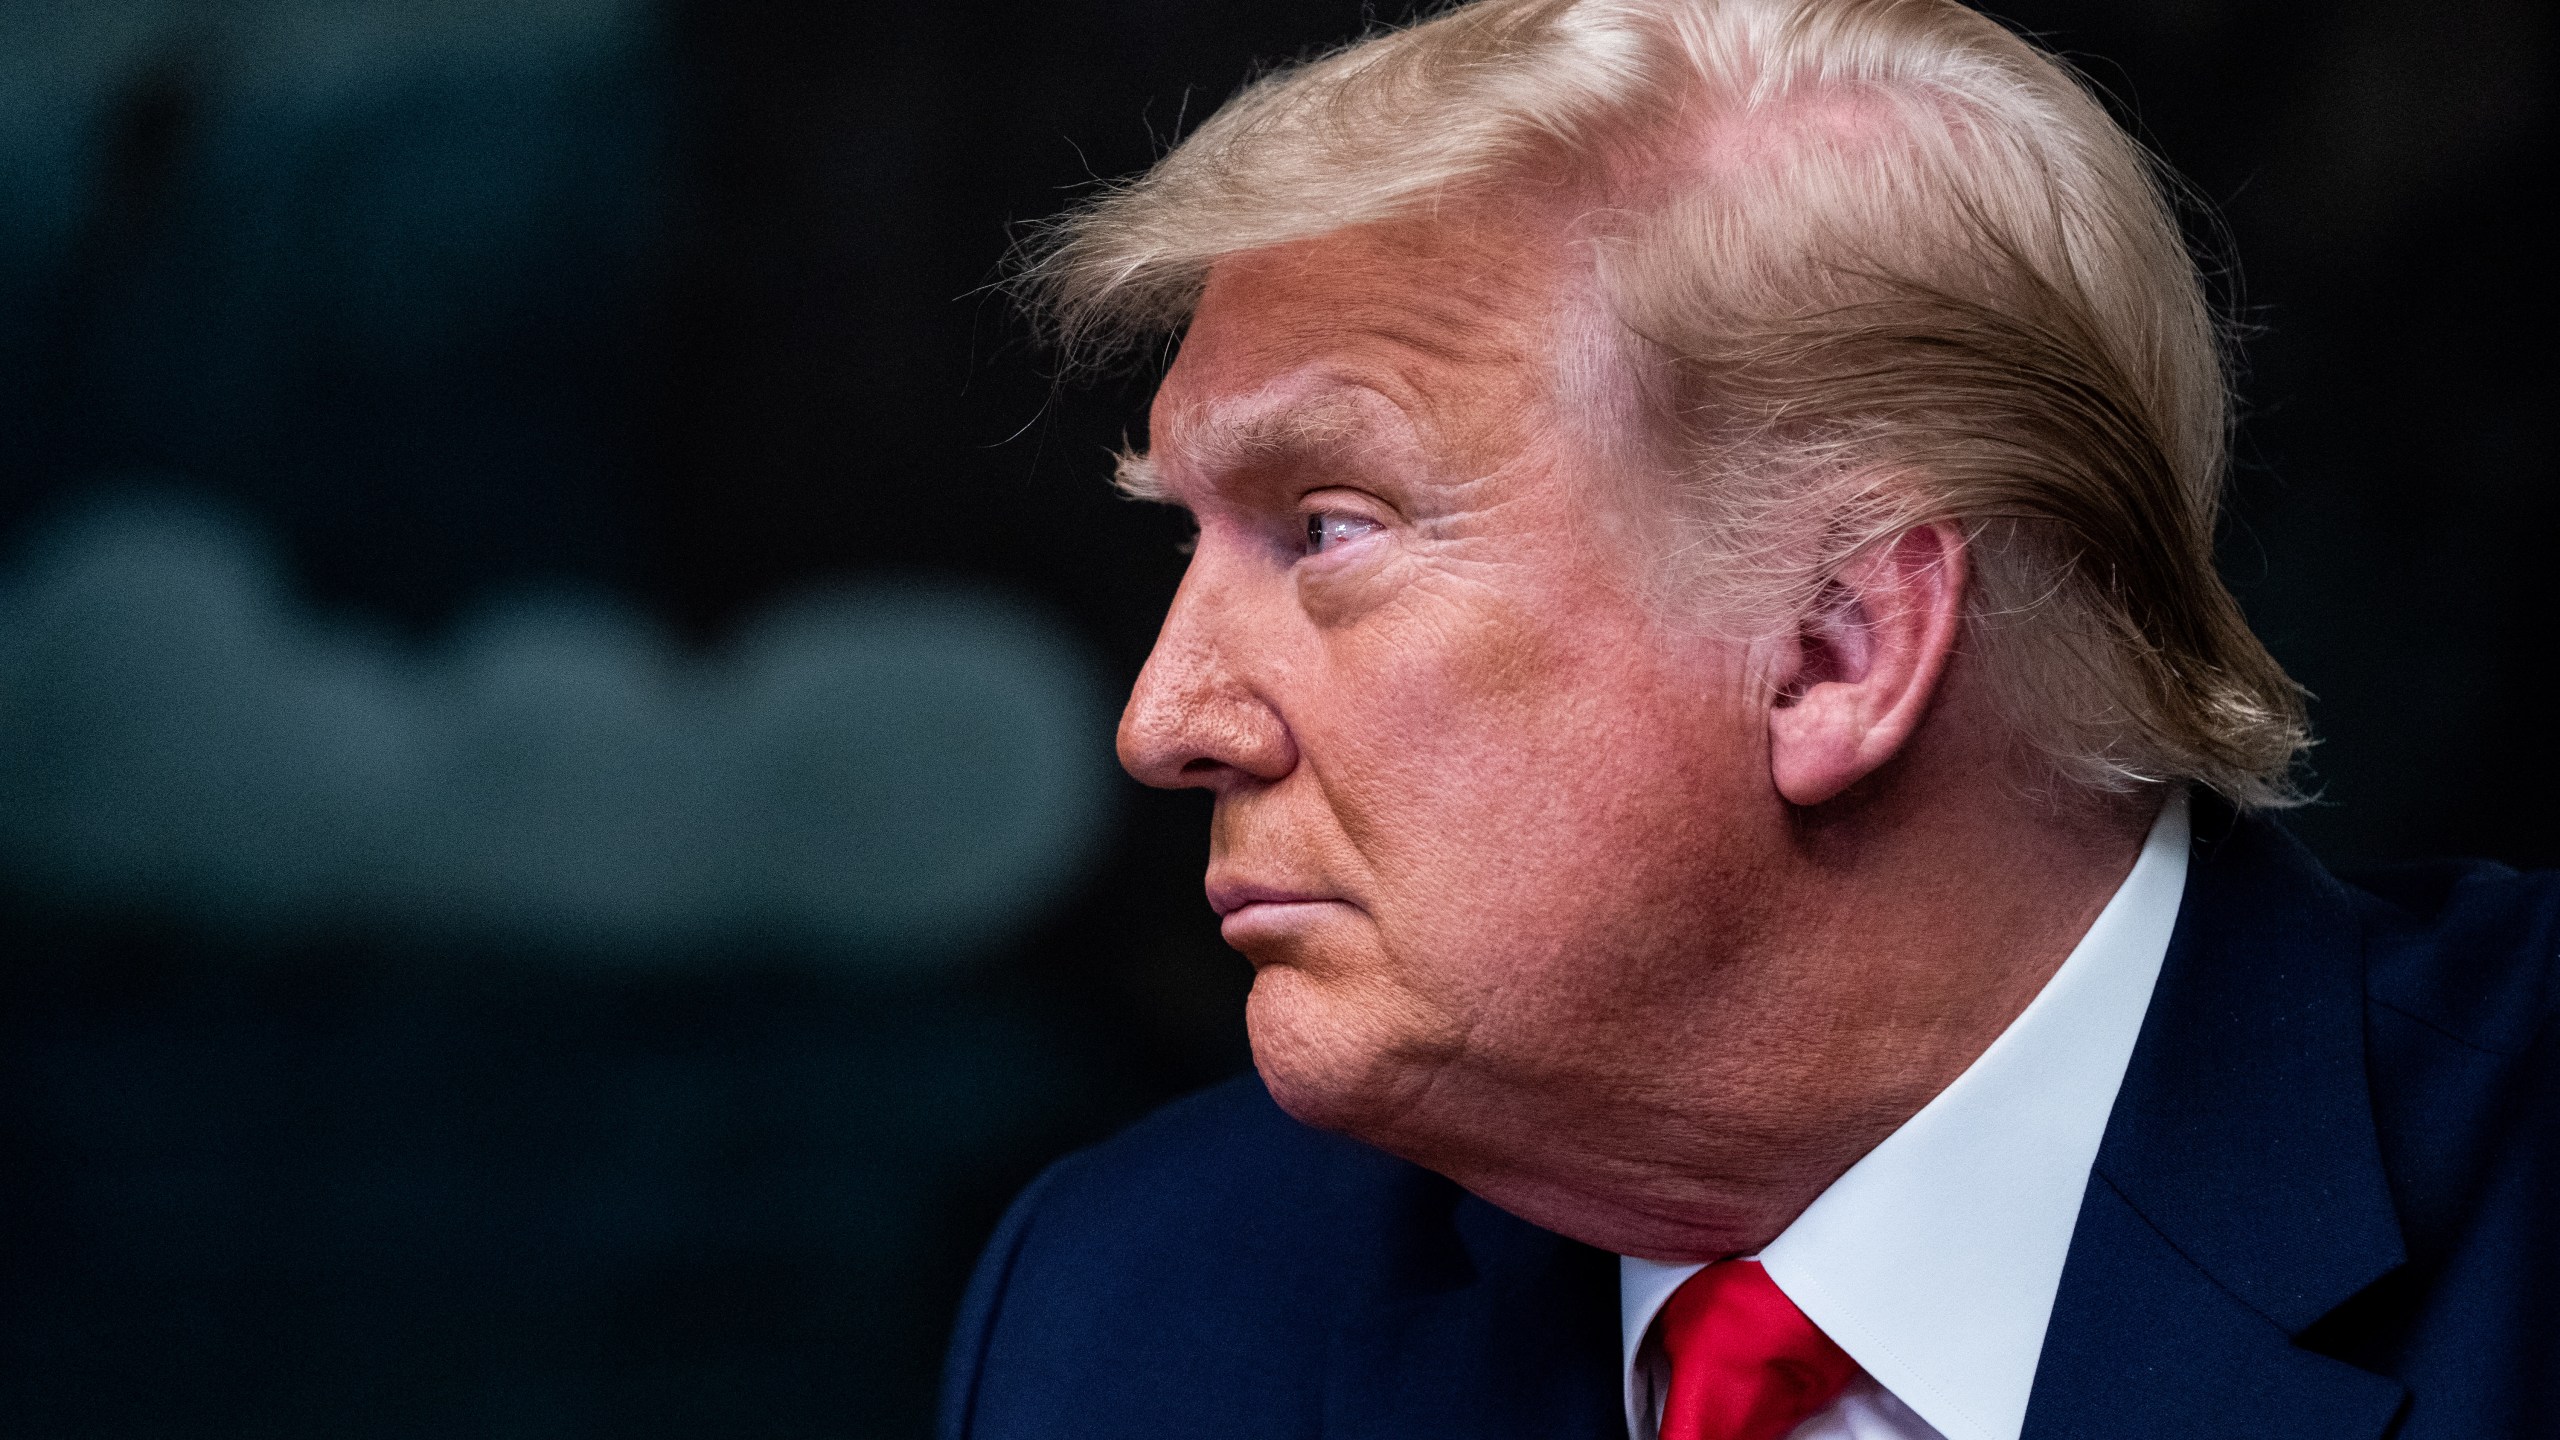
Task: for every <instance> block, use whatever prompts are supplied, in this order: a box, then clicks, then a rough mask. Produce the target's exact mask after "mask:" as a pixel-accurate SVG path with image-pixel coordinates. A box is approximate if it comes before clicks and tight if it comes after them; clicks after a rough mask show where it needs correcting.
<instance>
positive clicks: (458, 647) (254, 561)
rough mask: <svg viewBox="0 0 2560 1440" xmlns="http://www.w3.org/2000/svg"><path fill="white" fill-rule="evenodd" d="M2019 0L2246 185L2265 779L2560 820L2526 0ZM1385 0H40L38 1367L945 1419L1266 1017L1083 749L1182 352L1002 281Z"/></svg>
mask: <svg viewBox="0 0 2560 1440" xmlns="http://www.w3.org/2000/svg"><path fill="white" fill-rule="evenodd" d="M1381 13H1383V14H1384V16H1385V18H1390V19H1391V18H1395V17H1396V16H1397V15H1399V14H1401V13H1403V12H1401V11H1397V10H1392V9H1390V10H1387V11H1384V12H1381ZM2002 13H2004V14H2005V16H2006V17H2007V18H2010V19H2012V20H2014V21H2015V22H2017V23H2018V24H2019V25H2020V26H2021V27H2022V28H2026V29H2029V30H2031V31H2033V32H2035V33H2037V34H2039V35H2041V36H2042V37H2043V38H2044V39H2045V40H2046V41H2047V42H2048V43H2049V44H2051V45H2054V46H2056V47H2057V48H2060V49H2061V50H2063V51H2065V52H2066V53H2068V54H2070V55H2072V56H2073V57H2075V58H2076V59H2077V60H2078V61H2079V62H2080V63H2081V64H2082V65H2083V66H2084V67H2085V68H2086V69H2087V70H2088V72H2089V73H2090V74H2091V75H2092V76H2093V77H2094V78H2095V79H2096V81H2097V82H2098V83H2099V84H2100V85H2102V86H2103V87H2104V88H2105V89H2106V90H2108V91H2109V92H2110V94H2111V95H2112V96H2113V97H2114V99H2115V100H2116V101H2117V102H2118V104H2119V106H2120V113H2122V114H2124V115H2125V116H2126V117H2127V118H2128V120H2130V121H2131V122H2132V123H2133V124H2134V125H2135V126H2136V127H2137V128H2138V130H2139V131H2140V132H2141V133H2142V134H2143V135H2145V136H2146V137H2147V138H2148V139H2149V140H2150V141H2151V142H2152V143H2153V144H2154V145H2155V146H2157V147H2158V148H2159V149H2160V150H2161V151H2162V152H2163V153H2165V154H2166V155H2167V156H2168V157H2169V158H2170V160H2171V161H2172V162H2173V163H2174V164H2175V165H2176V166H2177V167H2178V168H2179V169H2180V170H2182V171H2183V172H2184V173H2185V174H2186V175H2187V176H2189V177H2190V178H2191V179H2192V180H2193V181H2194V182H2195V184H2196V186H2197V188H2198V190H2199V192H2200V193H2201V194H2202V195H2203V196H2204V197H2205V198H2206V199H2208V200H2209V201H2210V202H2211V204H2212V205H2213V206H2214V207H2215V208H2216V209H2217V210H2218V211H2219V212H2220V214H2221V215H2222V216H2223V217H2224V218H2225V219H2226V220H2227V224H2228V229H2229V232H2230V236H2229V238H2230V241H2231V249H2230V253H2233V254H2236V256H2237V257H2238V264H2237V267H2236V268H2228V267H2226V268H2225V269H2224V271H2223V273H2221V274H2220V276H2219V283H2220V284H2221V285H2222V287H2223V289H2224V292H2225V296H2226V299H2227V300H2228V301H2229V302H2230V303H2231V304H2232V305H2233V306H2234V307H2235V309H2236V311H2237V313H2238V314H2239V315H2240V316H2241V317H2242V318H2243V319H2245V320H2246V321H2247V322H2248V323H2249V324H2250V325H2251V326H2252V327H2254V329H2255V332H2256V333H2255V337H2254V339H2253V340H2252V341H2251V343H2250V345H2249V348H2248V360H2249V368H2248V373H2247V375H2246V377H2245V381H2244V388H2245V393H2246V396H2247V401H2248V414H2247V419H2246V424H2245V427H2244V430H2243V433H2242V446H2241V457H2242V462H2241V468H2240V473H2239V475H2238V479H2237V495H2236V502H2235V505H2234V507H2233V517H2232V523H2231V526H2230V533H2229V537H2228V543H2227V546H2226V558H2227V563H2228V568H2229V570H2230V572H2231V574H2232V575H2233V576H2234V578H2235V580H2236V582H2237V583H2238V585H2239V587H2240V589H2241V591H2242V592H2243V595H2244V598H2245V600H2246V602H2247V604H2248V606H2249V608H2250V611H2251V613H2252V615H2253V616H2254V618H2255V619H2256V621H2257V623H2258V624H2259V626H2260V627H2261V629H2262V630H2263V631H2264V633H2265V634H2266V635H2267V636H2268V638H2269V639H2270V640H2271V642H2272V643H2273V645H2274V647H2275V649H2276V651H2277V653H2278V654H2279V655H2280V656H2281V657H2282V658H2283V659H2284V660H2285V661H2286V663H2287V664H2288V665H2290V666H2291V667H2292V668H2293V670H2294V672H2295V674H2296V675H2297V676H2299V677H2300V678H2301V679H2302V680H2303V681H2304V682H2305V683H2306V684H2307V685H2309V686H2310V688H2311V689H2312V690H2313V691H2314V692H2316V694H2317V696H2318V702H2317V707H2316V710H2315V715H2316V718H2317V722H2318V726H2319V730H2320V733H2321V735H2322V736H2323V744H2322V746H2321V748H2320V750H2319V751H2318V755H2317V768H2318V778H2319V781H2320V784H2321V787H2322V799H2321V801H2320V803H2319V804H2318V805H2316V806H2314V807H2312V808H2310V809H2308V810H2305V811H2303V812H2302V813H2301V814H2300V815H2299V816H2298V817H2297V821H2296V824H2297V828H2298V829H2299V830H2300V832H2301V833H2302V834H2303V835H2304V836H2306V837H2307V838H2308V839H2309V840H2310V841H2311V842H2312V843H2313V844H2314V845H2315V846H2316V847H2317V848H2318V849H2319V850H2321V851H2322V852H2323V853H2324V854H2325V855H2327V856H2328V857H2330V858H2331V859H2332V860H2333V861H2336V862H2339V863H2342V864H2352V863H2357V862H2363V861H2371V860H2379V859H2388V858H2391V857H2395V856H2402V855H2414V854H2422V853H2433V852H2442V851H2461V852H2472V853H2485V854H2489V855H2494V856H2498V857H2501V858H2505V859H2508V860H2511V861H2514V862H2518V863H2528V864H2530V863H2548V862H2550V861H2552V860H2553V859H2555V857H2560V829H2555V827H2554V824H2553V822H2552V818H2551V817H2552V812H2553V807H2554V804H2555V802H2560V782H2555V780H2554V778H2553V774H2552V769H2551V766H2550V765H2549V763H2548V762H2547V759H2546V756H2547V754H2548V753H2549V751H2550V749H2551V746H2552V739H2551V733H2550V732H2551V716H2552V709H2553V707H2552V702H2553V700H2554V699H2555V698H2560V695H2555V687H2554V684H2553V681H2552V678H2551V677H2552V673H2553V664H2552V657H2551V648H2552V647H2551V644H2550V640H2549V637H2550V635H2551V633H2552V629H2553V625H2554V622H2555V621H2556V620H2560V595H2555V590H2556V589H2560V565H2555V564H2554V563H2553V561H2552V559H2551V552H2552V549H2553V542H2554V540H2555V538H2560V486H2556V485H2555V483H2554V482H2555V479H2560V477H2555V475H2554V465H2553V446H2552V438H2551V437H2552V433H2553V426H2552V420H2553V417H2554V415H2555V413H2560V406H2556V405H2555V403H2554V402H2555V400H2560V395H2555V393H2554V374H2555V372H2554V366H2553V364H2552V361H2551V358H2550V351H2549V348H2548V347H2549V344H2550V338H2549V337H2550V335H2551V333H2552V326H2551V320H2552V313H2551V310H2550V298H2551V297H2550V294H2549V289H2548V287H2547V285H2546V283H2545V277H2546V275H2547V273H2548V270H2549V267H2550V247H2549V245H2548V242H2547V241H2546V239H2545V235H2546V231H2545V228H2544V227H2545V224H2546V223H2547V222H2544V221H2543V220H2541V219H2540V218H2539V216H2540V205H2539V203H2538V202H2539V201H2540V200H2541V199H2542V198H2543V197H2544V196H2545V194H2546V193H2547V192H2548V190H2549V188H2550V184H2551V181H2552V180H2553V178H2554V177H2553V173H2552V158H2553V153H2554V152H2553V147H2552V144H2551V140H2552V123H2553V87H2552V80H2553V74H2554V69H2553V66H2552V63H2551V59H2552V57H2551V51H2550V46H2551V41H2552V23H2551V22H2552V17H2551V14H2550V12H2549V10H2548V8H2547V6H2546V5H2545V4H2544V3H2542V0H2433V3H2424V4H2422V3H2417V0H2338V3H2313V0H2021V3H2015V4H2010V5H2007V6H2005V7H2004V8H2003V12H2002ZM1372 18H1374V17H1373V15H1372V12H1371V11H1370V10H1369V9H1367V8H1364V7H1363V6H1361V5H1358V4H1354V3H1347V0H1346V3H1330V0H1326V3H1319V0H1219V3H1215V4H1206V3H1202V4H1187V5H1184V4H1170V3H1163V0H1047V3H1042V4H1017V3H996V0H987V3H935V4H924V3H899V0H878V3H870V4H862V5H848V4H842V3H831V4H819V3H813V0H718V3H712V0H228V3H203V0H199V3H180V0H158V3H154V0H0V1177H4V1178H0V1417H5V1418H0V1431H5V1432H6V1433H7V1434H9V1435H12V1436H28V1437H56V1436H60V1437H72V1436H78V1437H107V1436H148V1437H154V1440H178V1437H191V1436H207V1437H210V1436H236V1435H243V1434H257V1435H262V1436H270V1437H300V1436H310V1437H330V1440H344V1437H393V1436H439V1437H441V1436H535V1437H567V1436H589V1435H593V1436H616V1437H619V1436H632V1437H644V1436H645V1437H657V1436H667V1437H676V1436H685V1437H694V1436H703V1435H755V1436H791V1437H798V1436H872V1435H879V1436H900V1435H905V1436H917V1435H922V1434H924V1433H925V1431H926V1428H927V1424H928V1415H929V1412H930V1406H931V1395H932V1389H933V1381H934V1372H935V1369H936V1366H937V1364H938V1360H939V1347H940V1344H941V1336H942V1332H943V1329H944V1327H945V1325H946V1324H947V1322H948V1320H949V1317H950V1313H951V1310H952V1307H953V1305H954V1303H955V1300H956V1297H957V1293H958V1289H959V1286H960V1284H961V1282H962V1280H963V1278H964V1275H965V1272H966V1268H967V1266H968V1263H969V1261H970V1259H971V1257H972V1256H973V1254H974V1251H975V1247H976V1246H977V1244H978V1243H979V1241H980V1239H981V1238H982V1237H983V1236H984V1234H985V1232H986V1230H987V1228H988V1227H989V1225H991V1224H992V1222H993V1220H994V1218H995V1216H996V1215H997V1214H998V1212H999V1211H1000V1209H1001V1207H1002V1205H1003V1203H1004V1202H1005V1200H1006V1199H1007V1198H1008V1196H1009V1195H1010V1193H1011V1192H1012V1191H1013V1190H1014V1189H1015V1188H1016V1187H1018V1186H1019V1185H1020V1184H1021V1183H1022V1182H1023V1181H1024V1180H1026V1179H1027V1178H1028V1177H1029V1176H1030V1175H1031V1174H1033V1173H1034V1172H1035V1171H1036V1170H1037V1169H1038V1168H1039V1167H1040V1166H1041V1165H1042V1164H1044V1163H1045V1162H1046V1161H1048V1160H1049V1159H1051V1158H1053V1157H1055V1156H1056V1155H1058V1154H1059V1153H1061V1152H1063V1151H1065V1150H1066V1149H1069V1148H1071V1147H1073V1146H1075V1145H1077V1144H1080V1143H1083V1142H1086V1141H1089V1140H1091V1139H1094V1138H1096V1137H1099V1136H1101V1135H1103V1134H1105V1133H1107V1132H1108V1131H1110V1130H1111V1129H1113V1128H1114V1127H1116V1126H1118V1125H1120V1124H1122V1123H1124V1122H1125V1121H1127V1120H1128V1119H1130V1118H1132V1117H1134V1116H1136V1115H1137V1114H1139V1113H1141V1112H1143V1111H1144V1110H1145V1109H1147V1108H1148V1107H1150V1106H1152V1105H1154V1104H1156V1103H1158V1102H1160V1101H1162V1100H1164V1099H1166V1098H1168V1097H1170V1096H1172V1095H1174V1094H1177V1093H1179V1092H1181V1091H1183V1090H1185V1089H1188V1088H1191V1087H1194V1086H1198V1085H1201V1084H1205V1083H1207V1082H1209V1081H1212V1080H1214V1079H1217V1078H1219V1077H1221V1076H1223V1075H1225V1074H1228V1073H1231V1072H1233V1071H1235V1070H1236V1069H1238V1068H1239V1067H1241V1066H1242V1065H1243V1064H1244V1063H1245V1061H1246V1057H1245V1052H1244V1047H1243V1042H1242V1034H1241V1023H1240V1002H1241V997H1242V994H1243V991H1244V988H1245V983H1246V974H1245V971H1244V967H1243V965H1242V963H1241V962H1240V961H1239V960H1238V959H1236V958H1235V957H1234V956H1232V955H1230V954H1229V953H1227V952H1226V951H1225V950H1224V949H1223V948H1222V947H1221V946H1220V945H1219V943H1218V940H1217V936H1216V931H1215V928H1214V926H1213V924H1212V923H1211V918H1210V916H1209V915H1208V913H1207V911H1206V910H1205V908H1204V907H1203V905H1202V904H1201V901H1200V898H1199V891H1198V879H1199V868H1200V862H1201V859H1202V856H1203V853H1204V844H1203V820H1204V817H1205V809H1204V807H1203V805H1202V804H1200V803H1199V802H1198V800H1197V797H1187V796H1176V797H1167V796H1160V795H1152V794H1147V793H1143V792H1140V791H1139V790H1138V789H1137V788H1136V787H1135V786H1134V785H1131V784H1129V783H1128V782H1126V781H1125V780H1120V779H1117V778H1116V777H1115V776H1114V775H1113V774H1112V773H1111V771H1110V769H1109V762H1108V734H1109V726H1110V717H1111V713H1112V710H1113V707H1114V703H1115V697H1116V696H1117V694H1119V693H1120V692H1121V691H1123V690H1124V689H1125V687H1126V685H1127V683H1128V682H1129V680H1130V679H1131V678H1132V677H1133V676H1134V675H1135V673H1136V670H1137V667H1138V665H1139V663H1140V661H1141V659H1142V658H1143V656H1144V654H1145V651H1146V647H1147V645H1148V642H1149V640H1150V638H1151V635H1152V632H1153V627H1154V624H1155V621H1156V619H1157V617H1158V615H1159V613H1160V611H1161V608H1162V606H1163V604H1164V602H1165V601H1166V599H1167V598H1168V597H1169V595H1170V594H1171V591H1172V587H1173V585H1174V583H1175V580H1176V578H1177V576H1178V574H1179V570H1180V565H1181V561H1180V559H1179V557H1178V556H1177V554H1176V553H1175V545H1176V543H1177V541H1178V539H1179V538H1180V533H1181V526H1180V524H1179V522H1178V521H1177V520H1176V519H1175V518H1173V517H1171V516H1168V515H1166V514H1163V513H1159V512H1154V511H1150V510H1147V509H1144V508H1140V507H1136V506H1131V505H1127V504H1124V503H1121V502H1119V501H1116V500H1114V499H1112V498H1111V497H1110V495H1109V493H1108V492H1107V490H1106V488H1105V486H1104V484H1103V476H1104V473H1105V469H1106V465H1105V461H1104V452H1105V449H1106V447H1108V446H1109V445H1111V444H1112V443H1114V442H1115V441H1117V440H1118V439H1119V438H1120V437H1121V436H1122V435H1123V434H1125V433H1128V432H1129V431H1130V429H1131V427H1132V426H1133V425H1135V424H1136V422H1137V420H1138V418H1139V416H1140V412H1141V409H1142V405H1143V400H1144V397H1145V394H1146V391H1147V386H1148V378H1147V377H1143V376H1141V377H1136V378H1134V379H1132V380H1130V381H1127V382H1125V383H1113V384H1103V385H1098V386H1088V387H1081V388H1070V389H1066V390H1064V391H1058V390H1055V389H1053V386H1052V383H1051V379H1050V374H1049V370H1048V368H1047V366H1046V364H1045V362H1044V359H1043V357H1042V356H1040V355H1039V354H1038V353H1037V352H1036V351H1035V350H1033V349H1032V348H1030V347H1029V346H1028V345H1026V343H1025V342H1024V339H1023V335H1022V328H1021V326H1020V325H1019V324H1018V323H1017V322H1016V320H1015V319H1014V318H1013V317H1012V316H1011V315H1009V314H1008V313H1007V311H1006V309H1005V307H1004V305H1003V304H1002V303H1001V302H1000V301H998V300H995V299H991V298H989V297H988V295H987V293H986V289H985V287H986V285H987V283H988V282H989V281H990V280H991V279H993V278H994V277H995V276H996V275H997V274H998V272H999V266H1000V261H1001V258H1002V256H1003V254H1004V252H1005V249H1006V246H1007V243H1008V234H1009V228H1008V227H1010V226H1014V225H1017V224H1018V223H1019V222H1022V221H1025V220H1028V219H1033V218H1036V217H1039V216H1043V215H1046V214H1049V213H1051V212H1052V211H1054V210H1055V209H1056V208H1057V207H1058V206H1059V205H1061V204H1062V203H1064V202H1065V201H1066V199H1067V198H1068V197H1069V196H1071V195H1072V194H1074V193H1075V192H1076V191H1077V190H1078V189H1079V188H1080V187H1081V186H1083V185H1085V184H1087V183H1088V182H1090V181H1091V180H1092V179H1093V178H1094V177H1097V176H1112V175H1118V174H1122V173H1125V172H1128V171H1130V170H1132V169H1134V168H1137V167H1139V166H1141V165H1143V164H1144V163H1145V162H1146V161H1147V160H1148V159H1149V158H1150V157H1151V156H1152V155H1154V154H1155V153H1157V151H1158V149H1159V147H1160V146H1161V145H1162V144H1163V143H1164V142H1165V139H1166V137H1168V136H1170V135H1172V134H1174V133H1176V132H1178V131H1179V130H1180V128H1181V127H1182V126H1183V124H1184V123H1185V121H1186V119H1188V120H1191V121H1196V120H1197V119H1198V118H1199V117H1200V116H1201V115H1202V114H1203V113H1205V112H1206V111H1207V110H1209V109H1210V108H1212V107H1214V105H1215V104H1216V103H1217V102H1218V101H1219V100H1220V99H1221V98H1222V97H1223V96H1224V95H1226V94H1227V93H1228V92H1229V91H1230V90H1231V89H1232V88H1233V87H1234V86H1235V85H1236V84H1237V83H1238V81H1239V80H1240V78H1242V77H1243V76H1245V75H1246V74H1248V73H1249V72H1250V70H1251V68H1252V66H1253V65H1254V63H1255V62H1256V61H1257V60H1258V59H1260V60H1268V59H1274V58H1282V57H1286V56H1289V55H1292V54H1295V53H1298V52H1300V51H1302V50H1304V49H1306V48H1308V47H1310V46H1314V45H1320V44H1323V43H1326V42H1330V41H1334V40H1337V39H1341V38H1344V37H1347V36H1349V35H1351V34H1353V33H1356V32H1357V31H1358V30H1359V28H1360V27H1361V26H1362V25H1363V24H1364V23H1365V22H1367V21H1368V20H1370V19H1372ZM2200 233H2201V232H2200Z"/></svg>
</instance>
